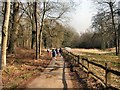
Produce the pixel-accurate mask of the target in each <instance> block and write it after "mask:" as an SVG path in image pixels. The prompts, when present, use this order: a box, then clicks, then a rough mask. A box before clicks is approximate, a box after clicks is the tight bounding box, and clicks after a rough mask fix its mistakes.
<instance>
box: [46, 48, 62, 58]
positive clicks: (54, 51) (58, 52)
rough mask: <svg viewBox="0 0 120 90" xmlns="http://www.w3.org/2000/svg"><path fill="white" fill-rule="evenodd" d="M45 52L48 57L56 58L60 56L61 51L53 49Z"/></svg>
mask: <svg viewBox="0 0 120 90" xmlns="http://www.w3.org/2000/svg"><path fill="white" fill-rule="evenodd" d="M47 52H48V54H49V55H51V57H52V58H56V56H61V54H62V49H61V48H59V49H57V48H56V49H55V48H53V49H52V50H50V49H47Z"/></svg>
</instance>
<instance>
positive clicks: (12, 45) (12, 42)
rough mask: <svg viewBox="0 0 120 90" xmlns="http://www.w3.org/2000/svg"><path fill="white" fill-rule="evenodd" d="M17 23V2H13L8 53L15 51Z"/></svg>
mask: <svg viewBox="0 0 120 90" xmlns="http://www.w3.org/2000/svg"><path fill="white" fill-rule="evenodd" d="M18 24H19V2H17V1H16V2H14V4H13V24H12V30H11V31H10V43H9V48H8V50H9V53H15V48H16V41H17V33H18Z"/></svg>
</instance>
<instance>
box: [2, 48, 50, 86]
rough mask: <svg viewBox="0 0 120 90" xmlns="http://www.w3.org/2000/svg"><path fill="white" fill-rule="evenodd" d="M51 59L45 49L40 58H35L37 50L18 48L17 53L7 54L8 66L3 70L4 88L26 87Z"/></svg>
mask: <svg viewBox="0 0 120 90" xmlns="http://www.w3.org/2000/svg"><path fill="white" fill-rule="evenodd" d="M50 61H51V57H50V56H48V55H47V52H45V51H42V56H41V57H40V59H39V60H35V50H28V49H23V48H17V49H16V54H8V55H7V66H6V68H4V69H3V71H2V84H3V85H2V86H3V88H19V87H20V88H21V87H22V88H24V87H25V86H26V84H27V83H28V82H29V81H31V80H32V79H34V78H36V77H38V76H40V74H41V72H43V71H44V69H45V68H46V67H47V65H49V63H50Z"/></svg>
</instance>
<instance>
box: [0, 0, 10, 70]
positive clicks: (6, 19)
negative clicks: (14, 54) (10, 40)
mask: <svg viewBox="0 0 120 90" xmlns="http://www.w3.org/2000/svg"><path fill="white" fill-rule="evenodd" d="M9 16H10V0H7V1H6V2H5V13H4V20H3V26H2V64H3V66H6V49H7V48H6V47H7V37H8V25H9ZM0 63H1V61H0ZM0 69H2V65H0Z"/></svg>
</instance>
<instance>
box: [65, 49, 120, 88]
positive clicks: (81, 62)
mask: <svg viewBox="0 0 120 90" xmlns="http://www.w3.org/2000/svg"><path fill="white" fill-rule="evenodd" d="M65 53H66V54H67V55H69V56H71V57H72V59H73V62H74V63H77V64H78V66H79V67H82V69H83V70H85V71H86V72H87V74H88V75H87V76H89V75H92V76H94V77H96V78H97V79H98V80H99V81H100V82H101V83H102V84H103V85H104V86H105V87H106V88H107V87H110V86H113V87H114V85H112V84H113V82H112V78H111V74H114V75H116V76H117V77H118V79H119V80H120V72H119V71H117V70H112V69H111V63H110V62H108V63H105V65H104V66H103V65H101V64H98V63H95V62H93V61H89V60H88V58H81V57H80V55H75V54H73V53H72V52H69V51H67V50H65ZM85 63H86V64H85ZM90 65H92V66H95V67H98V68H100V69H102V70H103V71H104V78H101V77H100V76H99V74H95V73H94V70H90ZM98 72H99V71H98ZM118 83H119V85H118V86H119V87H117V86H115V88H117V89H120V82H118Z"/></svg>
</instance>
